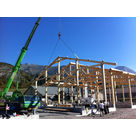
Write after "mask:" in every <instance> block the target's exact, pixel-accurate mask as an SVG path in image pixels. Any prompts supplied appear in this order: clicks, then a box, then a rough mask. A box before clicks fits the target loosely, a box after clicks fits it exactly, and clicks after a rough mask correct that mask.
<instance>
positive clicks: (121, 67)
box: [116, 66, 136, 74]
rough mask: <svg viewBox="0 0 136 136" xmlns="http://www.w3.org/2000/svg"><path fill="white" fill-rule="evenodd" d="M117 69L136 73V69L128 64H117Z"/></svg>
mask: <svg viewBox="0 0 136 136" xmlns="http://www.w3.org/2000/svg"><path fill="white" fill-rule="evenodd" d="M116 69H118V70H123V71H126V72H130V73H133V74H136V71H134V70H132V69H130V68H128V67H126V66H117V67H116Z"/></svg>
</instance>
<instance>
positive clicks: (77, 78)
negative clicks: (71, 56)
mask: <svg viewBox="0 0 136 136" xmlns="http://www.w3.org/2000/svg"><path fill="white" fill-rule="evenodd" d="M78 66H79V65H78V60H76V88H77V103H78V104H79V103H80V89H79V67H78Z"/></svg>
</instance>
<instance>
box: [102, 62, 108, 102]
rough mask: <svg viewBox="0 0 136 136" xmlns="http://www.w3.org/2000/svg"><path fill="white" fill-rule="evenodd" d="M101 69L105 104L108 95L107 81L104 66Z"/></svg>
mask: <svg viewBox="0 0 136 136" xmlns="http://www.w3.org/2000/svg"><path fill="white" fill-rule="evenodd" d="M101 68H102V82H103V92H104V100H105V102H107V93H106V81H105V70H104V64H102V65H101Z"/></svg>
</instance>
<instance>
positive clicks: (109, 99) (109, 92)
mask: <svg viewBox="0 0 136 136" xmlns="http://www.w3.org/2000/svg"><path fill="white" fill-rule="evenodd" d="M109 100H110V102H111V89H110V87H109Z"/></svg>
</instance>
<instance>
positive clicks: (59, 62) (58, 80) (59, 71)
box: [58, 61, 60, 104]
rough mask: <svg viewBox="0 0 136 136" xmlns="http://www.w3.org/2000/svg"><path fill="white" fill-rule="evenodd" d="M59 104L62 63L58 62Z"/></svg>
mask: <svg viewBox="0 0 136 136" xmlns="http://www.w3.org/2000/svg"><path fill="white" fill-rule="evenodd" d="M58 104H60V61H59V62H58Z"/></svg>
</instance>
